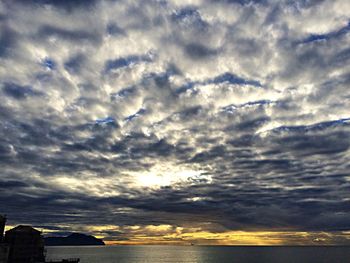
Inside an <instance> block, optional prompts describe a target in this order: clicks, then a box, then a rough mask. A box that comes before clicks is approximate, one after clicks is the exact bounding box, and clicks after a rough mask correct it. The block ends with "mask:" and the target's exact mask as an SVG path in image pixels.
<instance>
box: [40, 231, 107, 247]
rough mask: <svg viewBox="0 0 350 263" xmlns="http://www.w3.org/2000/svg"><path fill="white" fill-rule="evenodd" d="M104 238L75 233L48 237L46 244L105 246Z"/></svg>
mask: <svg viewBox="0 0 350 263" xmlns="http://www.w3.org/2000/svg"><path fill="white" fill-rule="evenodd" d="M104 245H105V243H104V242H103V240H102V239H98V238H96V237H94V236H89V235H84V234H79V233H73V234H71V235H69V236H66V237H46V238H45V246H104Z"/></svg>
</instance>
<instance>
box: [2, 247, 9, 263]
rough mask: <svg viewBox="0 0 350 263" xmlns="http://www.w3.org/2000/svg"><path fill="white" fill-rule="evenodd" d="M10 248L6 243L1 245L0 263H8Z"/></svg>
mask: <svg viewBox="0 0 350 263" xmlns="http://www.w3.org/2000/svg"><path fill="white" fill-rule="evenodd" d="M8 253H9V246H8V245H6V244H5V243H0V263H7V258H8Z"/></svg>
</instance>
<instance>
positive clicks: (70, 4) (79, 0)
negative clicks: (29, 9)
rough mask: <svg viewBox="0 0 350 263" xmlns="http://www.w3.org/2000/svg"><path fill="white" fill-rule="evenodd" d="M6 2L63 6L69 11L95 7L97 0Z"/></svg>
mask: <svg viewBox="0 0 350 263" xmlns="http://www.w3.org/2000/svg"><path fill="white" fill-rule="evenodd" d="M5 2H8V3H10V2H13V3H19V4H24V5H28V6H33V5H36V6H43V5H51V6H54V7H57V8H62V9H64V10H67V11H72V10H74V9H76V8H89V7H93V6H94V5H95V4H96V2H97V1H96V0H74V1H70V0H28V1H27V0H14V1H9V0H6V1H5Z"/></svg>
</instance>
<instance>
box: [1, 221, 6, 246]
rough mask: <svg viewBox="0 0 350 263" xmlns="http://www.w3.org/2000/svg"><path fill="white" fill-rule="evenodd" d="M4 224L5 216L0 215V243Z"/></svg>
mask: <svg viewBox="0 0 350 263" xmlns="http://www.w3.org/2000/svg"><path fill="white" fill-rule="evenodd" d="M5 224H6V217H5V216H2V215H0V243H1V242H2V240H3V237H4V230H5Z"/></svg>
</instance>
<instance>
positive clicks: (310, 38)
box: [297, 21, 350, 44]
mask: <svg viewBox="0 0 350 263" xmlns="http://www.w3.org/2000/svg"><path fill="white" fill-rule="evenodd" d="M349 32H350V21H349V22H348V24H347V25H346V26H344V27H342V28H341V29H339V30H337V31H333V32H329V33H326V34H311V35H310V36H308V37H307V38H305V39H303V40H301V41H299V42H297V44H308V43H312V42H317V41H327V40H329V39H333V38H339V37H342V36H344V35H346V34H348V33H349Z"/></svg>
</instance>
